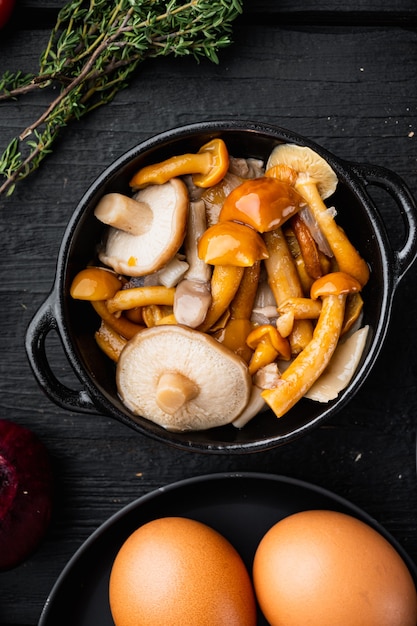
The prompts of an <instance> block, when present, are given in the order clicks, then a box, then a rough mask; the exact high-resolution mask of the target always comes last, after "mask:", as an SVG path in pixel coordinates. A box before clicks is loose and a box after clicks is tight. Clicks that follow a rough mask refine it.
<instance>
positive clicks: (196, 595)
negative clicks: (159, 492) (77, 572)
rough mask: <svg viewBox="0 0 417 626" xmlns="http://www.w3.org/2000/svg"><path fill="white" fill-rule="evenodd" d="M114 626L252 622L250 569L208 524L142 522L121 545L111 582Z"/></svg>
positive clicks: (218, 625)
mask: <svg viewBox="0 0 417 626" xmlns="http://www.w3.org/2000/svg"><path fill="white" fill-rule="evenodd" d="M109 599H110V608H111V612H112V616H113V620H114V623H115V625H116V626H183V625H187V626H188V625H190V626H191V625H192V626H223V625H224V626H255V624H256V605H255V597H254V591H253V587H252V583H251V580H250V577H249V573H248V571H247V569H246V567H245V565H244V563H243V561H242V559H241V557H240V555H239V554H238V553H237V551H236V550H235V548H234V547H233V546H232V545H231V544H230V543H229V542H228V541H227V540H226V539H225V537H223V536H222V535H221V534H219V533H218V532H216V531H215V530H214V529H212V528H210V527H209V526H207V525H205V524H203V523H201V522H197V521H194V520H191V519H187V518H182V517H165V518H160V519H156V520H153V521H151V522H148V523H147V524H144V525H143V526H141V527H140V528H138V530H136V531H135V532H134V533H132V534H131V535H130V536H129V537H128V538H127V540H126V541H125V543H124V544H123V545H122V547H121V548H120V551H119V552H118V554H117V556H116V559H115V561H114V563H113V567H112V571H111V576H110V584H109Z"/></svg>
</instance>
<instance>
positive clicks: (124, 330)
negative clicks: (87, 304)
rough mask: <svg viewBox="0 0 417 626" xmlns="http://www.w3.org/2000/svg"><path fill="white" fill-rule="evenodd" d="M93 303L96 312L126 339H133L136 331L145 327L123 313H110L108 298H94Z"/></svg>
mask: <svg viewBox="0 0 417 626" xmlns="http://www.w3.org/2000/svg"><path fill="white" fill-rule="evenodd" d="M91 304H92V306H93V308H94V310H95V312H96V313H97V314H98V315H99V316H100V317H101V319H102V320H103V321H104V322H105V323H106V324H107V326H109V327H110V328H112V329H113V330H114V331H115V332H116V333H119V335H121V336H122V337H125V338H126V339H131V338H132V337H134V336H135V335H136V333H138V332H140V331H141V330H143V329H144V328H145V326H143V325H140V324H134V323H133V322H131V321H130V320H128V319H127V318H126V317H124V316H123V315H120V316H116V315H113V314H112V313H110V311H109V309H108V308H107V300H92V301H91Z"/></svg>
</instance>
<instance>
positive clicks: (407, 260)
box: [350, 163, 417, 283]
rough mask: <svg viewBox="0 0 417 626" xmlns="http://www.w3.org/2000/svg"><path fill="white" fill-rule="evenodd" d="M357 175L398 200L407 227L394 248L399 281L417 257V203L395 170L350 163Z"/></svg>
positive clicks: (366, 182)
mask: <svg viewBox="0 0 417 626" xmlns="http://www.w3.org/2000/svg"><path fill="white" fill-rule="evenodd" d="M350 165H351V167H352V169H353V170H354V172H355V173H356V175H357V176H359V177H360V179H361V180H362V182H363V183H364V184H365V185H367V184H371V185H376V186H377V187H381V188H382V189H384V190H385V191H386V192H387V193H388V194H389V195H390V196H391V198H393V200H394V201H395V202H396V204H397V206H398V208H399V210H400V213H401V217H402V219H403V223H404V229H405V241H404V243H403V245H402V247H401V249H400V250H394V251H393V252H394V258H395V261H396V266H395V268H394V270H395V272H396V277H397V283H399V282H400V280H401V279H402V278H403V276H404V274H405V273H406V272H407V271H408V269H409V268H410V267H411V265H412V264H413V263H414V261H415V259H416V257H417V205H416V200H415V199H414V197H413V195H412V193H411V191H410V189H409V188H408V186H407V184H406V183H405V182H404V180H403V179H402V178H401V177H400V176H399V175H398V174H396V173H395V172H393V171H392V170H390V169H387V168H385V167H381V166H379V165H369V164H367V163H351V164H350Z"/></svg>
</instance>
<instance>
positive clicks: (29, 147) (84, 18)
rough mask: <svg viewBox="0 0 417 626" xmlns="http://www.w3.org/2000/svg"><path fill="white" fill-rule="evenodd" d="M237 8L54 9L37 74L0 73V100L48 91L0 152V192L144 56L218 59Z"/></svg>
mask: <svg viewBox="0 0 417 626" xmlns="http://www.w3.org/2000/svg"><path fill="white" fill-rule="evenodd" d="M241 12H242V0H189V1H188V2H184V0H182V1H181V0H169V1H168V2H167V1H166V0H165V1H162V0H117V1H114V0H70V1H69V2H68V3H67V4H66V5H65V6H64V7H63V8H62V9H61V11H60V12H59V14H58V17H57V21H56V24H55V26H54V28H53V29H52V31H51V34H50V37H49V40H48V43H47V45H46V47H45V50H44V51H43V52H42V54H41V56H40V60H39V71H38V72H37V74H24V73H23V72H21V71H18V72H16V73H11V72H5V73H4V74H3V76H1V77H0V102H1V101H6V100H11V99H16V98H18V97H21V96H24V95H26V94H28V93H30V92H31V91H34V90H37V89H45V88H46V89H48V88H49V89H50V90H51V94H53V95H54V97H53V99H52V100H51V101H50V103H49V105H48V106H47V107H46V109H45V111H44V112H43V113H42V115H41V116H40V117H39V118H38V119H36V120H35V121H34V122H33V123H32V124H30V125H29V126H28V127H27V128H25V129H24V130H22V132H21V133H20V135H19V136H18V137H15V138H13V139H12V140H11V141H10V143H9V145H8V146H7V147H6V149H5V150H4V152H3V154H2V155H1V156H0V176H1V177H3V179H4V182H3V183H1V184H0V194H6V195H11V194H12V193H13V191H14V189H15V185H16V182H17V181H19V180H21V179H23V178H26V177H27V176H29V174H31V173H32V172H33V171H34V170H36V169H37V168H38V167H39V165H40V163H41V162H42V161H43V159H44V158H45V156H46V155H47V154H49V153H50V152H51V151H52V147H53V144H54V142H55V140H56V138H57V137H58V135H59V133H60V132H61V130H62V129H63V128H64V127H65V126H67V125H68V124H69V123H70V122H71V121H73V120H77V119H80V118H81V117H83V116H84V115H86V114H87V113H89V112H91V111H93V110H94V109H96V108H97V107H99V106H102V105H104V104H106V103H108V102H110V101H111V100H112V99H113V98H114V97H115V95H116V94H117V93H118V92H119V91H120V90H121V89H124V88H125V87H127V86H128V85H129V80H130V78H131V76H132V74H133V73H134V72H135V70H136V68H137V66H138V65H139V64H140V63H142V62H143V61H145V60H146V59H151V58H156V57H158V56H167V55H174V56H177V57H181V56H192V57H194V58H195V59H196V60H197V61H199V60H200V59H201V58H204V57H205V58H207V59H209V60H210V61H212V62H214V63H218V62H219V58H218V55H217V53H218V51H219V50H220V49H221V48H224V47H225V46H228V45H229V44H230V43H231V24H232V22H233V20H234V19H235V18H236V17H237V16H238V14H239V13H241ZM57 87H58V88H59V90H58V95H56V93H57V90H56V88H57ZM0 180H1V179H0Z"/></svg>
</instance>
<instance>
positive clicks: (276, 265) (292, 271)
mask: <svg viewBox="0 0 417 626" xmlns="http://www.w3.org/2000/svg"><path fill="white" fill-rule="evenodd" d="M264 241H265V244H266V248H267V250H268V255H269V256H268V258H267V259H266V261H265V267H266V271H267V275H268V283H269V286H270V287H271V290H272V292H273V294H274V296H275V301H276V305H277V306H278V307H279V306H281V304H282V303H283V302H285V301H286V300H288V298H301V297H302V296H303V295H304V294H303V289H302V286H301V283H300V279H299V276H298V273H297V270H296V267H295V265H294V260H293V257H292V255H291V252H290V250H289V247H288V244H287V241H286V238H285V235H284V233H283V229H282V228H277V229H275V230H273V231H271V232H267V233H265V234H264ZM312 336H313V328H312V324H311V322H310V321H309V320H295V321H294V324H293V326H292V330H291V333H290V344H291V352H292V354H293V355H296V354H299V353H300V352H301V351H302V350H303V349H304V348H305V347H306V346H307V345H308V343H309V342H310V341H311V338H312Z"/></svg>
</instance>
